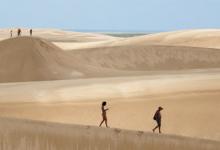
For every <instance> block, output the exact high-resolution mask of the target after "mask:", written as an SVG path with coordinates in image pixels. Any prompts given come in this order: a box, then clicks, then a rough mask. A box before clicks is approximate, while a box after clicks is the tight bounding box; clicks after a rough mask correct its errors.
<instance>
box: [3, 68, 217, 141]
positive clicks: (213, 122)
mask: <svg viewBox="0 0 220 150" xmlns="http://www.w3.org/2000/svg"><path fill="white" fill-rule="evenodd" d="M219 81H220V76H219V73H216V72H214V73H211V72H210V71H209V73H207V72H205V73H198V72H197V73H191V74H190V73H188V74H185V75H184V74H179V75H178V74H168V75H157V76H143V77H127V78H125V77H123V78H106V79H87V80H85V79H82V80H72V81H71V80H68V81H53V82H35V83H31V82H30V83H11V84H1V86H0V99H1V104H0V115H1V116H5V117H16V118H27V119H36V120H45V121H53V122H63V123H75V124H84V125H96V126H97V125H98V124H99V121H101V112H100V103H101V101H102V100H107V101H108V102H109V107H110V111H109V112H108V116H109V124H110V126H111V127H117V128H124V129H132V130H144V131H150V132H151V129H152V128H153V127H154V125H155V122H154V121H153V119H152V116H153V114H154V112H155V110H156V109H157V107H158V106H160V105H162V106H163V107H164V108H165V110H164V111H163V132H164V133H166V134H177V135H185V136H192V137H198V138H208V139H215V140H220V121H219V119H213V118H218V117H219V113H220V112H219V109H218V108H219V107H220V103H219V97H220V84H219ZM9 102H11V103H9Z"/></svg>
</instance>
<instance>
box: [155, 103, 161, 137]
mask: <svg viewBox="0 0 220 150" xmlns="http://www.w3.org/2000/svg"><path fill="white" fill-rule="evenodd" d="M162 110H163V108H162V107H158V110H157V111H156V113H155V114H154V118H153V119H154V120H155V121H156V122H157V126H156V127H155V128H154V129H153V132H155V130H156V129H157V128H158V129H159V133H161V113H160V112H161V111H162Z"/></svg>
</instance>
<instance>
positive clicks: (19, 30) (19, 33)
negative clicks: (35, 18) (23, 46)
mask: <svg viewBox="0 0 220 150" xmlns="http://www.w3.org/2000/svg"><path fill="white" fill-rule="evenodd" d="M18 36H21V29H20V28H19V29H18Z"/></svg>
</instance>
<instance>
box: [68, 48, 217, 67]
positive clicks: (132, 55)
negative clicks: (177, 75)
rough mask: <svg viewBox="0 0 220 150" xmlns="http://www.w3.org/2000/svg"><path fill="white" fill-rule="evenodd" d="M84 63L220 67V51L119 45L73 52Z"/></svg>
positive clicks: (128, 65) (73, 55) (99, 64)
mask: <svg viewBox="0 0 220 150" xmlns="http://www.w3.org/2000/svg"><path fill="white" fill-rule="evenodd" d="M71 54H72V57H73V58H80V59H81V63H85V64H86V63H88V62H89V64H90V65H93V66H97V67H104V68H111V69H117V70H127V71H151V70H181V69H202V68H203V69H204V68H219V67H220V59H219V58H220V51H219V50H217V49H208V48H193V47H181V46H143V45H136V46H129V45H128V46H115V47H103V48H93V49H80V50H73V51H71Z"/></svg>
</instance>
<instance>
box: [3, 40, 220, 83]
mask: <svg viewBox="0 0 220 150" xmlns="http://www.w3.org/2000/svg"><path fill="white" fill-rule="evenodd" d="M219 58H220V51H219V50H216V49H208V48H192V47H180V46H179V47H175V46H144V45H140V46H138V45H136V46H115V47H105V48H95V49H81V50H74V51H71V52H70V51H63V50H62V49H60V48H58V47H57V46H55V45H54V44H52V43H51V42H49V41H47V40H44V39H41V38H36V37H19V38H12V39H8V40H4V41H1V42H0V61H1V63H0V68H1V71H0V82H22V81H45V80H62V79H73V78H85V77H86V78H90V77H111V76H128V75H144V74H147V73H148V72H150V71H165V70H166V71H167V70H184V69H205V68H218V67H220V59H219Z"/></svg>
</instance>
